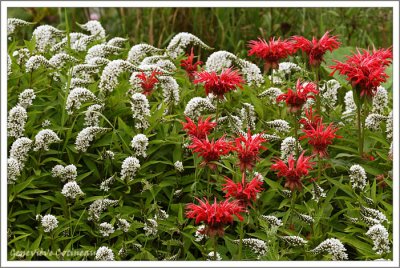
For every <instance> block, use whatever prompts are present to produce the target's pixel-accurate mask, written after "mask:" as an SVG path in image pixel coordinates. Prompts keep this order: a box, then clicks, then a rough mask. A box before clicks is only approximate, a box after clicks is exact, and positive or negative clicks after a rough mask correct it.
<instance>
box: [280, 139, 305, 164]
mask: <svg viewBox="0 0 400 268" xmlns="http://www.w3.org/2000/svg"><path fill="white" fill-rule="evenodd" d="M296 144H297V147H298V149H299V152H301V151H303V148H302V147H301V145H300V142H296V139H295V138H293V137H287V138H285V139H284V140H283V141H282V143H281V159H282V160H284V161H287V160H288V158H289V156H290V155H293V156H294V157H295V156H296Z"/></svg>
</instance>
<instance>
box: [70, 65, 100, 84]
mask: <svg viewBox="0 0 400 268" xmlns="http://www.w3.org/2000/svg"><path fill="white" fill-rule="evenodd" d="M98 72H99V67H98V66H97V65H92V64H78V65H75V66H74V67H73V68H72V77H73V78H81V79H84V80H88V79H90V75H91V74H95V73H98Z"/></svg>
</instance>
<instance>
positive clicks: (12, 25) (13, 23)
mask: <svg viewBox="0 0 400 268" xmlns="http://www.w3.org/2000/svg"><path fill="white" fill-rule="evenodd" d="M33 24H35V23H32V22H27V21H24V20H21V19H16V18H9V19H7V35H11V34H13V33H14V32H15V30H16V29H17V28H19V27H23V26H29V25H33Z"/></svg>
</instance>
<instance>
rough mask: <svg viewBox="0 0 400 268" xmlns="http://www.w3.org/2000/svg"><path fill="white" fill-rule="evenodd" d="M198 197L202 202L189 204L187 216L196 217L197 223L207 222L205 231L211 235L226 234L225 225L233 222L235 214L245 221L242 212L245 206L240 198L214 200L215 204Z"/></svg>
mask: <svg viewBox="0 0 400 268" xmlns="http://www.w3.org/2000/svg"><path fill="white" fill-rule="evenodd" d="M196 199H197V200H198V201H199V203H200V204H199V205H195V204H193V203H191V204H187V205H186V210H187V212H186V217H187V218H189V219H195V220H196V224H198V223H200V222H203V223H204V224H206V228H205V230H204V233H205V234H206V235H208V236H210V237H214V236H215V235H218V236H222V235H223V234H224V227H225V226H226V225H227V224H232V223H233V220H234V218H233V216H236V217H237V218H238V219H239V220H240V221H243V217H242V215H240V213H241V212H244V208H243V207H242V206H240V204H239V201H238V200H234V201H229V200H228V199H227V200H225V201H222V202H219V203H217V201H216V200H214V204H210V203H209V202H208V200H206V199H204V202H203V201H201V200H200V199H198V198H196Z"/></svg>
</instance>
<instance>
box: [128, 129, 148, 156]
mask: <svg viewBox="0 0 400 268" xmlns="http://www.w3.org/2000/svg"><path fill="white" fill-rule="evenodd" d="M148 145H149V139H148V138H147V137H146V135H144V134H137V135H136V136H135V137H133V139H132V141H131V146H132V148H133V150H134V156H143V157H147V154H146V150H147V146H148Z"/></svg>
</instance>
